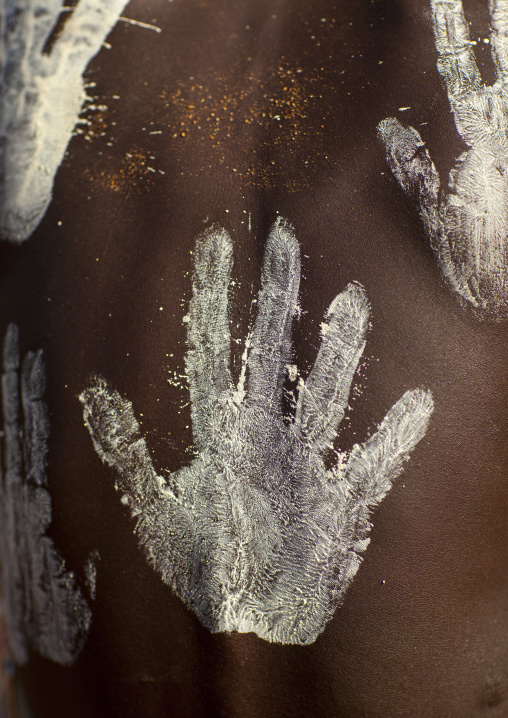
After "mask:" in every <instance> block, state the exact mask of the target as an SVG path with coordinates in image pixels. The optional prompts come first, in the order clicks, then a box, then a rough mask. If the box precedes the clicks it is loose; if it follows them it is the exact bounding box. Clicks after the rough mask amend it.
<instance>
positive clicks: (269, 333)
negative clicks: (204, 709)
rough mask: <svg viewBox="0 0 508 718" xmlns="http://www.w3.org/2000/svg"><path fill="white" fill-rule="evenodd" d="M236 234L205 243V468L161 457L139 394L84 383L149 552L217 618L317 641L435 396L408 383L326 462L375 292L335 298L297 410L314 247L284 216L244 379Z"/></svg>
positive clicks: (194, 396)
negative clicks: (143, 427) (235, 315)
mask: <svg viewBox="0 0 508 718" xmlns="http://www.w3.org/2000/svg"><path fill="white" fill-rule="evenodd" d="M232 251H233V248H232V243H231V240H230V238H229V236H228V234H227V233H226V232H225V230H223V229H221V228H219V227H212V228H211V229H209V230H208V231H207V232H205V234H204V235H203V236H201V237H200V238H199V239H198V241H197V244H196V249H195V252H194V255H193V256H194V262H195V264H194V276H193V296H192V300H191V302H190V308H189V315H188V317H187V320H188V350H187V354H186V359H185V363H186V370H187V376H188V380H189V390H190V401H191V417H192V429H193V442H194V449H195V452H196V456H195V459H194V460H193V461H192V463H191V464H190V466H186V467H184V468H182V469H181V470H179V471H176V472H175V473H173V474H170V475H168V476H167V477H163V476H159V475H158V474H157V472H156V471H155V469H154V467H153V463H152V460H151V457H150V454H149V451H148V447H147V444H146V441H145V439H144V437H143V436H142V435H141V432H140V427H139V424H138V421H137V419H136V417H135V415H134V411H133V408H132V404H131V402H130V401H128V400H127V399H125V398H123V397H122V396H121V395H120V394H119V393H118V392H117V391H115V389H113V388H112V387H111V386H110V385H109V384H108V382H107V381H106V380H105V379H103V378H101V377H95V378H94V379H93V381H92V383H91V385H90V386H89V387H88V388H87V389H86V390H85V391H83V393H82V394H81V396H80V400H81V402H82V404H83V410H84V419H85V424H86V426H87V427H88V430H89V432H90V434H91V437H92V441H93V443H94V446H95V449H96V451H97V453H98V454H99V456H100V457H101V459H102V460H103V461H104V462H105V463H106V464H108V465H110V466H112V467H114V468H115V469H116V472H117V477H118V478H117V488H118V489H119V490H120V491H121V493H122V502H123V503H124V504H125V505H126V506H128V507H129V510H130V513H131V515H132V516H133V517H134V518H135V520H136V533H137V535H138V537H139V542H140V544H141V546H142V547H143V550H144V552H145V555H146V557H147V559H148V561H149V563H150V564H151V565H152V566H153V568H154V569H155V570H156V571H157V572H158V573H159V574H160V576H161V577H162V579H163V581H164V582H165V583H167V584H168V585H169V586H171V587H172V588H173V590H174V591H175V593H176V594H177V595H178V596H179V597H180V598H181V599H182V600H183V601H184V602H185V604H186V605H187V606H188V607H189V608H191V609H192V610H193V611H194V612H195V614H196V615H197V616H198V618H199V619H200V621H201V622H202V624H203V625H204V626H206V627H207V628H208V629H209V630H210V631H212V632H218V631H239V632H249V631H253V632H254V633H256V634H257V635H258V636H260V637H261V638H264V639H266V640H267V641H272V642H278V643H286V644H288V643H297V644H308V643H312V642H313V641H315V640H316V638H317V636H318V635H319V634H320V633H321V632H322V631H323V629H324V627H325V624H326V623H327V621H329V620H330V618H331V617H332V615H333V613H334V611H335V608H336V607H337V606H338V605H339V603H340V602H341V600H342V598H343V596H344V593H345V591H346V589H347V587H348V586H349V584H350V582H351V581H352V579H353V577H354V576H355V574H356V572H357V570H358V567H359V565H360V562H361V556H362V554H363V553H364V551H365V549H366V548H367V545H368V543H369V531H370V527H371V525H370V523H369V515H370V513H371V511H372V509H373V508H374V507H375V506H377V504H378V503H379V502H380V501H381V500H382V499H383V497H384V496H385V495H386V493H387V492H388V491H389V490H390V488H391V485H392V482H393V480H394V479H395V477H396V476H397V475H398V474H399V472H400V471H401V469H402V465H403V463H404V461H405V460H406V459H407V458H408V456H409V454H410V453H411V451H412V449H413V448H414V446H415V445H416V443H417V442H418V441H419V440H420V439H421V438H422V436H423V435H424V434H425V431H426V428H427V424H428V421H429V417H430V414H431V412H432V408H433V405H432V398H431V396H430V393H428V392H426V391H422V390H418V389H417V390H415V391H409V392H406V394H404V396H403V397H402V398H401V399H400V400H399V401H398V402H397V403H396V404H395V406H394V407H392V409H391V410H390V411H389V412H388V414H387V415H386V417H385V419H384V421H383V422H382V423H381V426H380V427H379V429H378V430H377V431H376V432H375V433H374V434H373V435H372V436H371V437H370V439H368V440H367V441H366V442H365V443H364V444H357V445H356V446H355V447H354V448H353V449H352V451H351V452H350V453H349V455H348V454H346V453H344V452H340V451H339V452H337V453H336V458H337V461H336V464H335V465H334V466H333V467H332V468H327V465H326V462H325V456H326V454H327V453H329V452H330V450H331V449H333V446H334V442H335V439H336V437H337V431H338V428H339V425H340V423H341V421H342V419H343V417H344V412H345V410H346V408H347V405H348V399H349V393H350V390H351V384H352V381H353V376H354V374H355V371H356V368H357V366H358V362H359V360H360V357H361V355H362V352H363V350H364V347H365V341H366V334H367V329H368V325H369V306H368V303H367V299H366V297H365V293H364V291H363V289H362V288H361V287H360V286H359V285H356V284H350V285H349V286H348V287H347V288H346V290H345V291H344V292H342V294H339V296H338V297H336V298H335V300H334V301H333V302H332V304H331V306H330V308H329V310H328V313H327V315H326V318H325V323H324V324H323V330H322V334H323V336H322V343H321V348H320V350H319V353H318V356H317V358H316V361H315V363H314V366H313V368H312V371H311V372H310V375H309V377H308V379H307V381H306V382H305V383H304V382H303V380H300V384H299V391H298V399H297V406H296V412H295V414H294V416H293V417H292V420H288V417H285V416H284V415H283V411H282V396H283V388H284V381H285V377H286V374H287V367H288V366H289V365H291V364H290V363H291V352H292V342H291V326H292V322H293V319H294V317H295V314H296V313H297V296H298V289H299V282H300V255H299V246H298V243H297V241H296V238H295V236H294V234H293V231H292V229H291V228H290V227H289V225H287V224H286V223H285V222H284V221H283V220H279V221H277V222H276V224H275V226H274V227H273V229H272V231H271V233H270V236H269V239H268V243H267V247H266V251H265V257H264V266H263V270H262V283H261V284H262V286H261V290H260V293H259V297H258V314H257V318H256V321H255V323H254V326H253V329H252V332H251V333H250V335H249V338H248V339H247V342H246V350H245V353H244V359H243V367H242V370H241V374H240V380H239V382H238V385H237V386H236V387H235V386H234V385H233V382H232V378H231V372H230V366H229V364H230V351H231V337H230V332H229V319H228V291H229V284H230V276H231V267H232Z"/></svg>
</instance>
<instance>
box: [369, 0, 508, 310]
mask: <svg viewBox="0 0 508 718" xmlns="http://www.w3.org/2000/svg"><path fill="white" fill-rule="evenodd" d="M431 7H432V24H433V29H434V36H435V42H436V50H437V53H438V60H437V69H438V71H439V74H440V75H441V78H442V80H443V84H444V86H445V88H446V91H447V93H448V99H449V101H450V106H451V110H452V112H453V116H454V119H455V125H456V127H457V132H458V133H459V135H460V137H461V138H462V140H463V141H464V143H465V144H466V145H467V147H468V149H467V151H466V152H463V153H462V154H461V155H460V156H459V157H458V159H457V161H456V164H455V166H454V168H453V169H452V170H451V172H450V175H449V178H448V191H444V190H442V189H441V187H440V179H439V174H438V171H437V169H436V167H435V165H434V163H433V162H432V160H431V158H430V154H429V152H428V150H427V149H426V147H425V143H424V142H423V141H422V138H421V136H420V134H419V133H418V131H417V130H415V129H414V127H404V126H403V125H402V124H401V123H400V122H399V120H397V119H396V118H393V117H390V118H388V119H386V120H383V122H381V123H380V124H379V126H378V133H379V137H380V139H381V141H382V142H383V143H384V145H385V148H386V152H387V160H388V164H389V165H390V169H391V170H392V172H393V174H394V175H395V177H396V178H397V180H398V182H399V184H400V186H401V187H402V189H403V190H404V192H406V193H407V194H409V195H411V196H414V197H415V198H416V200H417V201H418V203H419V207H420V216H421V218H422V221H423V224H424V227H425V232H426V233H427V236H428V237H429V240H430V243H431V246H432V248H433V250H434V252H435V254H436V256H437V259H438V262H439V266H440V268H441V271H442V272H443V274H444V276H445V278H446V280H447V282H448V283H449V284H450V286H451V288H452V289H453V290H454V291H455V292H456V293H457V294H458V295H459V297H461V299H465V300H466V301H467V302H469V303H470V304H471V305H473V307H475V309H477V310H479V315H480V316H486V315H487V316H492V317H494V318H497V319H501V318H506V317H507V316H508V242H507V236H508V3H507V2H506V0H491V2H490V9H491V25H492V31H491V34H490V46H491V48H492V58H493V61H494V63H495V67H496V79H495V82H494V84H493V85H492V86H488V85H485V84H484V82H483V81H482V78H481V75H480V71H479V70H478V67H477V63H476V60H475V56H474V52H473V45H472V43H471V39H470V37H469V31H468V27H467V24H466V20H465V17H464V12H463V7H462V2H461V0H431Z"/></svg>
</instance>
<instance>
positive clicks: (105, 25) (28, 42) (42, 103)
mask: <svg viewBox="0 0 508 718" xmlns="http://www.w3.org/2000/svg"><path fill="white" fill-rule="evenodd" d="M127 1H128V0H107V1H106V0H78V2H77V4H76V7H74V8H72V7H67V8H66V7H65V3H64V0H0V39H1V41H2V42H1V46H0V88H1V92H0V238H2V239H8V240H10V241H11V242H22V241H23V240H25V239H27V238H28V237H29V236H30V235H31V234H32V232H33V231H34V229H35V228H36V227H37V225H38V224H39V222H40V221H41V219H42V218H43V216H44V213H45V212H46V209H47V207H48V204H49V203H50V201H51V195H52V191H53V180H54V177H55V174H56V171H57V169H58V167H59V166H60V163H61V162H62V159H63V157H64V154H65V150H66V149H67V145H68V144H69V141H70V139H71V137H72V133H73V131H74V129H75V127H76V123H77V122H78V118H79V114H80V112H81V110H82V108H83V104H84V102H85V100H86V97H87V96H86V92H85V86H84V82H83V73H84V71H85V69H86V67H87V65H88V63H89V62H90V60H91V59H92V58H93V57H94V56H95V55H96V54H97V52H98V51H99V50H100V48H101V47H102V44H103V42H104V40H105V39H106V37H107V35H108V34H109V32H110V31H111V29H112V28H113V26H114V24H115V23H116V21H117V20H118V17H119V16H120V14H121V12H122V10H123V9H124V7H125V6H126V5H127ZM63 11H67V12H70V13H71V14H70V16H69V19H68V20H67V22H66V23H65V26H64V27H63V30H62V32H61V33H60V35H59V36H58V38H57V39H56V41H55V43H54V45H53V47H52V48H51V49H50V50H49V51H48V52H45V51H44V50H45V46H46V43H47V40H48V38H49V36H50V35H51V32H52V30H53V29H54V27H55V24H56V23H57V21H58V18H59V16H60V14H61V13H62V12H63Z"/></svg>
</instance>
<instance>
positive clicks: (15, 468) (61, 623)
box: [0, 324, 92, 666]
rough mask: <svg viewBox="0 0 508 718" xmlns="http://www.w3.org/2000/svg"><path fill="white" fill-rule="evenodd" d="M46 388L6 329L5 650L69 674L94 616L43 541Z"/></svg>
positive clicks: (38, 361)
mask: <svg viewBox="0 0 508 718" xmlns="http://www.w3.org/2000/svg"><path fill="white" fill-rule="evenodd" d="M44 388H45V370H44V361H43V357H42V352H40V351H38V352H28V353H27V355H26V356H25V358H24V360H23V362H22V363H21V364H20V357H19V349H18V330H17V327H16V326H15V325H14V324H11V325H10V326H9V328H8V330H7V333H6V336H5V343H4V361H3V374H2V407H3V434H2V447H1V448H2V457H1V458H2V462H1V465H0V548H1V555H0V566H1V571H2V578H3V586H4V598H5V615H6V622H7V629H8V634H9V643H10V649H11V651H12V656H13V659H14V661H15V662H16V663H18V664H24V663H26V662H27V660H28V651H29V650H30V649H33V650H35V651H37V652H38V653H40V654H41V655H42V656H45V657H46V658H49V659H50V660H52V661H55V662H56V663H61V664H62V665H66V666H67V665H71V664H72V663H74V661H75V660H76V658H77V657H78V655H79V653H80V651H81V649H82V648H83V645H84V643H85V640H86V637H87V635H88V630H89V628H90V621H91V615H92V614H91V611H90V608H89V606H88V603H87V602H86V600H85V598H84V597H83V594H82V592H81V590H80V589H79V588H78V586H77V585H76V578H75V576H74V574H73V573H72V572H68V571H67V570H66V568H65V561H64V559H63V558H62V556H61V555H60V554H59V553H58V551H57V550H56V548H55V545H54V543H53V540H52V539H51V538H49V537H48V536H46V535H45V533H46V531H47V529H48V526H49V524H50V523H51V497H50V495H49V492H48V489H47V477H46V457H47V453H48V437H49V418H48V410H47V407H46V404H45V402H44V398H43V397H44Z"/></svg>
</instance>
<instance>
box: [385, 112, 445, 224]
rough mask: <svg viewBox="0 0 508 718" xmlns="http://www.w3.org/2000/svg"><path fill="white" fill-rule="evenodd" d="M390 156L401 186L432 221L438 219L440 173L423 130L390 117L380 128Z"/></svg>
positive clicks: (391, 166)
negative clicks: (427, 146) (426, 143)
mask: <svg viewBox="0 0 508 718" xmlns="http://www.w3.org/2000/svg"><path fill="white" fill-rule="evenodd" d="M377 132H378V137H379V139H380V140H381V142H382V143H383V145H384V147H385V150H386V159H387V162H388V164H389V166H390V169H391V171H392V172H393V174H394V176H395V178H396V180H397V181H398V183H399V184H400V186H401V188H402V189H403V190H404V192H405V193H406V194H408V195H412V196H415V197H416V198H417V199H418V201H419V202H420V209H421V211H422V213H423V214H424V215H425V216H426V217H427V218H428V221H429V222H434V223H435V222H436V221H438V217H437V214H438V209H439V205H438V202H439V200H438V197H439V175H438V173H437V170H436V167H435V165H434V163H433V162H432V160H431V158H430V155H429V153H428V150H427V149H426V147H425V142H423V140H422V138H421V137H420V135H419V133H418V132H417V131H416V130H415V129H414V127H404V126H403V125H401V123H400V122H399V121H398V120H396V119H395V118H394V117H387V118H386V120H383V121H382V122H380V123H379V125H378V127H377Z"/></svg>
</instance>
